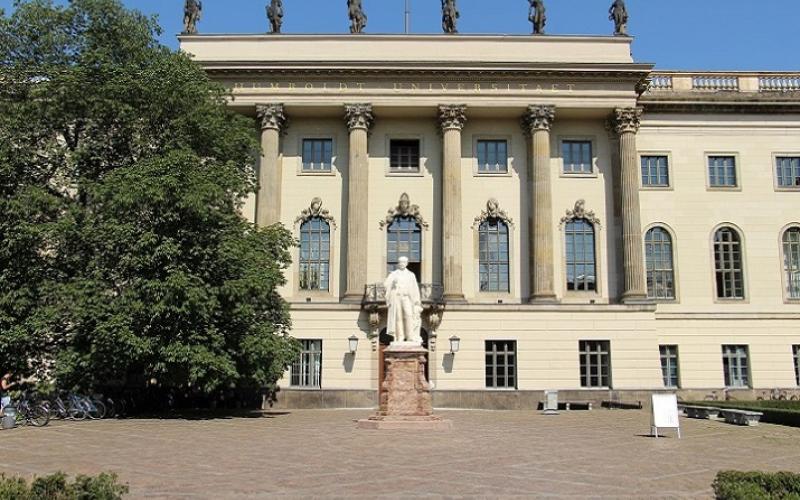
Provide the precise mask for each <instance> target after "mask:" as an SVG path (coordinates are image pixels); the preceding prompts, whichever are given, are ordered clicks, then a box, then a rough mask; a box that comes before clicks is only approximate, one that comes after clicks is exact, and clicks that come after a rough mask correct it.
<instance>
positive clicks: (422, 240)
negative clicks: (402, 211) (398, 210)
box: [383, 215, 425, 279]
mask: <svg viewBox="0 0 800 500" xmlns="http://www.w3.org/2000/svg"><path fill="white" fill-rule="evenodd" d="M398 221H401V222H408V221H411V222H413V223H414V224H416V229H415V230H412V231H407V230H402V231H400V230H398V231H396V232H397V234H409V235H412V234H419V260H415V259H414V258H413V257H412V255H410V254H411V252H408V253H405V254H404V253H402V252H399V251H398V252H395V253H397V258H398V259H399V258H400V257H403V256H404V255H405V256H406V257H408V259H409V263H413V264H420V275H421V276H424V267H423V266H424V264H425V238H424V235H423V233H424V229H425V227H424V226H423V225H422V224H421V223H420V222H419V220H417V219H416V218H415V217H414V216H412V215H405V216H402V215H397V216H395V217H394V218H393V219H392V222H391V223H389V224H386V228H385V234H384V237H383V239H384V245H386V247H385V248H386V255H385V257H386V258H385V264H386V271H387V274H388V273H390V272H391V271H393V270H394V269H395V267H396V266H397V260H394V261H391V262H390V261H389V257H390V253H391V251H390V249H389V235H390V234H392V233H393V231H392V229H391V228H392V226H393V225H394V224H396V223H397V222H398ZM400 241H405V240H403V239H399V240H398V242H400ZM408 241H409V244H413V243H414V239H413V237H411V238H410V239H409V240H408ZM423 279H424V278H423Z"/></svg>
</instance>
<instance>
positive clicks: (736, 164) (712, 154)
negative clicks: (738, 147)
mask: <svg viewBox="0 0 800 500" xmlns="http://www.w3.org/2000/svg"><path fill="white" fill-rule="evenodd" d="M721 157H730V158H733V169H734V175H735V176H736V185H734V186H714V185H712V184H711V164H710V161H711V158H721ZM704 158H705V163H704V166H703V168H704V172H705V177H706V190H708V191H741V190H742V172H741V160H740V158H739V153H733V152H730V151H727V152H726V151H707V152H706V153H705V155H704Z"/></svg>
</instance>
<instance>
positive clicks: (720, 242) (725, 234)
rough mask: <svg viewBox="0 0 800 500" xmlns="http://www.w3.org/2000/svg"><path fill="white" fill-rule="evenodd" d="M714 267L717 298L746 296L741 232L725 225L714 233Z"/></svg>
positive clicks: (740, 297) (741, 297)
mask: <svg viewBox="0 0 800 500" xmlns="http://www.w3.org/2000/svg"><path fill="white" fill-rule="evenodd" d="M714 268H715V272H716V284H717V298H719V299H743V298H744V264H743V262H742V242H741V238H740V237H739V233H738V232H737V231H736V230H734V229H732V228H730V227H723V228H721V229H719V230H717V232H716V233H715V234H714Z"/></svg>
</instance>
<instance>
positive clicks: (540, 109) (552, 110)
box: [522, 105, 556, 135]
mask: <svg viewBox="0 0 800 500" xmlns="http://www.w3.org/2000/svg"><path fill="white" fill-rule="evenodd" d="M555 118H556V107H555V106H551V105H531V106H528V110H527V111H525V114H524V115H522V130H523V131H524V132H525V133H526V134H529V135H530V134H531V133H533V132H535V131H537V130H547V131H549V130H550V128H551V127H552V126H553V120H555Z"/></svg>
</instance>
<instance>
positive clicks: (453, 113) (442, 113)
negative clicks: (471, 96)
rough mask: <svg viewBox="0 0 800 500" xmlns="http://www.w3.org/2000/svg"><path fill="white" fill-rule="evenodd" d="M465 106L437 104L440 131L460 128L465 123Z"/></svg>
mask: <svg viewBox="0 0 800 500" xmlns="http://www.w3.org/2000/svg"><path fill="white" fill-rule="evenodd" d="M466 111H467V106H466V105H464V104H448V105H445V104H440V105H439V126H440V127H441V128H442V131H445V130H453V129H457V130H461V129H463V128H464V125H465V124H466V123H467V115H466Z"/></svg>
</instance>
